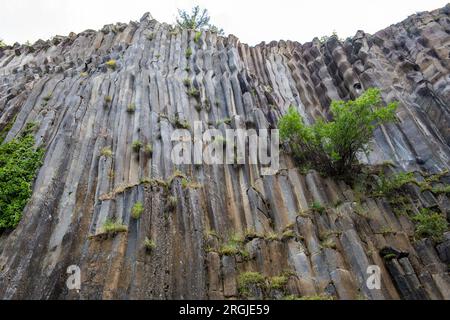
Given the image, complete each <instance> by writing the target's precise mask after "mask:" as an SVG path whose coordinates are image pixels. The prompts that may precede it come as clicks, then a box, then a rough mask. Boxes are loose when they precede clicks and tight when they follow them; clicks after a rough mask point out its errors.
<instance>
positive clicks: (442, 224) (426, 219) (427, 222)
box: [413, 209, 448, 243]
mask: <svg viewBox="0 0 450 320" xmlns="http://www.w3.org/2000/svg"><path fill="white" fill-rule="evenodd" d="M413 221H414V222H416V235H417V236H418V237H419V238H427V237H430V238H432V239H433V240H434V241H435V242H437V243H439V242H442V240H443V238H444V233H445V232H446V231H447V230H448V222H447V219H445V217H444V215H442V214H440V213H437V212H434V211H432V210H430V209H422V210H421V211H420V212H419V213H418V214H416V215H415V216H414V217H413Z"/></svg>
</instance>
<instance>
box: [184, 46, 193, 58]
mask: <svg viewBox="0 0 450 320" xmlns="http://www.w3.org/2000/svg"><path fill="white" fill-rule="evenodd" d="M185 55H186V59H189V58H190V57H191V56H192V49H191V47H187V49H186V51H185Z"/></svg>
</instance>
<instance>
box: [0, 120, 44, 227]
mask: <svg viewBox="0 0 450 320" xmlns="http://www.w3.org/2000/svg"><path fill="white" fill-rule="evenodd" d="M31 131H32V127H31V126H27V130H25V132H24V133H23V135H22V136H20V137H18V138H16V139H13V140H11V141H9V142H6V143H3V144H1V145H0V229H7V228H15V227H16V226H17V224H18V223H19V222H20V219H21V218H22V212H23V209H24V208H25V206H26V204H27V203H28V199H29V198H30V197H31V195H32V184H33V180H34V178H35V176H36V171H37V169H38V168H39V167H40V166H41V165H42V157H43V155H44V150H42V149H37V150H36V149H35V147H34V138H33V135H32V134H31Z"/></svg>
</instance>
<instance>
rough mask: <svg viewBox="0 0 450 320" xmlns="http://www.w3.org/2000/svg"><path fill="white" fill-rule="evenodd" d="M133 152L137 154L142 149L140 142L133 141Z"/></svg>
mask: <svg viewBox="0 0 450 320" xmlns="http://www.w3.org/2000/svg"><path fill="white" fill-rule="evenodd" d="M131 147H132V148H133V151H134V152H139V151H140V150H141V148H142V142H140V141H133V144H132V145H131Z"/></svg>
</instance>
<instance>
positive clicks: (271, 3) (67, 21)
mask: <svg viewBox="0 0 450 320" xmlns="http://www.w3.org/2000/svg"><path fill="white" fill-rule="evenodd" d="M447 1H448V0H341V1H337V0H193V1H191V0H0V2H1V3H0V39H3V40H4V41H5V42H6V43H9V44H10V43H14V42H16V41H17V42H20V43H23V42H25V41H27V40H30V41H32V42H34V41H36V40H37V39H39V38H41V39H49V38H50V37H52V36H54V35H56V34H58V35H68V34H69V33H70V32H71V31H74V32H77V33H78V32H81V31H83V30H86V29H100V28H101V27H103V25H105V24H109V23H115V22H129V21H130V20H134V21H137V20H139V19H140V18H141V16H142V15H143V14H144V12H147V11H149V12H150V13H151V14H152V15H153V17H154V18H155V19H157V20H158V21H160V22H168V23H172V22H174V20H175V17H176V14H177V8H191V7H192V6H194V5H195V4H199V5H200V6H202V7H205V8H207V9H208V11H209V13H210V15H211V22H212V23H214V24H216V25H217V26H219V27H222V28H223V29H224V30H225V33H226V34H234V35H236V36H237V37H239V39H241V41H242V42H245V43H248V44H251V45H254V44H257V43H259V42H261V41H266V42H269V41H272V40H280V39H284V40H296V41H299V42H307V41H311V40H312V39H313V38H314V37H315V36H318V37H320V36H323V35H330V34H331V33H332V32H333V31H334V30H336V31H337V33H338V34H339V36H340V37H342V38H345V37H347V36H353V35H355V33H356V31H357V30H364V31H366V32H368V33H374V32H376V31H378V30H381V29H383V28H385V27H388V26H389V25H391V24H393V23H397V22H400V21H402V20H403V19H405V18H406V17H407V16H409V15H411V14H413V13H415V12H419V11H425V10H432V9H437V8H439V7H443V6H444V5H445V4H446V3H447Z"/></svg>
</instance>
